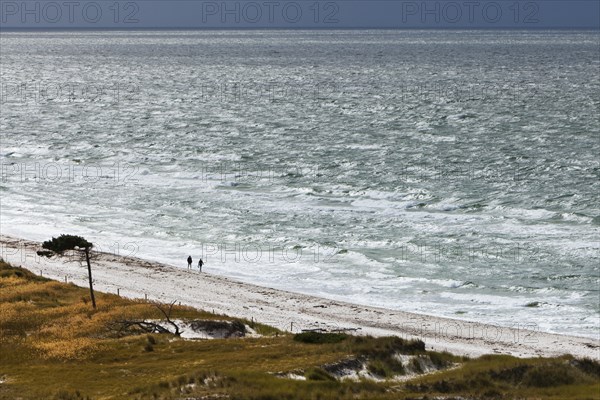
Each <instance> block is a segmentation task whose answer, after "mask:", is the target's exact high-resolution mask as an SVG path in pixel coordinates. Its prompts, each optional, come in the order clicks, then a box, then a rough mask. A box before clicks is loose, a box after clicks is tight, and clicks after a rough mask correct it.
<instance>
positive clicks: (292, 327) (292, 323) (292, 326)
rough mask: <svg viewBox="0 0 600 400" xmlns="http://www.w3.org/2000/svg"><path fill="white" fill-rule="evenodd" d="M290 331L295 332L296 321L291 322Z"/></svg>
mask: <svg viewBox="0 0 600 400" xmlns="http://www.w3.org/2000/svg"><path fill="white" fill-rule="evenodd" d="M290 332H294V321H292V322H290Z"/></svg>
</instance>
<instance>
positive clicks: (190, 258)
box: [187, 256, 192, 269]
mask: <svg viewBox="0 0 600 400" xmlns="http://www.w3.org/2000/svg"><path fill="white" fill-rule="evenodd" d="M187 262H188V269H192V256H188V259H187Z"/></svg>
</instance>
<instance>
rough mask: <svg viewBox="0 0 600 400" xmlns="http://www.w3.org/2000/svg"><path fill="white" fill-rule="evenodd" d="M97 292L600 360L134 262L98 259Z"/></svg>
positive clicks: (569, 340) (442, 321) (37, 266)
mask: <svg viewBox="0 0 600 400" xmlns="http://www.w3.org/2000/svg"><path fill="white" fill-rule="evenodd" d="M0 246H1V248H2V252H1V254H0V256H1V257H2V258H3V259H4V260H5V261H6V262H9V263H11V264H12V265H14V266H21V267H23V268H26V269H28V270H30V271H32V272H34V273H36V274H40V273H41V274H42V275H43V276H45V277H48V278H52V279H56V280H59V281H64V280H65V279H66V280H67V281H68V282H72V283H74V284H76V285H78V286H83V287H87V286H88V283H87V269H86V268H83V267H82V265H81V264H80V263H79V262H78V261H74V260H71V259H69V257H67V256H61V257H57V256H54V257H52V258H51V259H48V258H45V257H40V256H38V255H37V254H36V251H37V250H39V249H40V248H41V243H40V242H34V241H29V240H25V239H20V238H16V237H12V236H6V235H0ZM96 256H97V258H96V259H95V260H93V261H92V275H93V278H94V288H95V289H96V290H98V291H102V292H107V293H115V294H116V293H117V292H119V294H120V295H121V296H124V297H129V298H146V297H147V298H148V299H151V300H159V301H162V302H171V301H175V300H176V301H179V302H181V304H185V305H189V306H192V307H195V308H199V309H203V310H206V311H213V312H214V313H217V314H226V315H228V316H231V317H236V318H246V319H248V320H255V321H257V322H260V323H263V324H267V325H272V326H274V327H276V328H278V329H281V330H284V331H288V332H289V331H291V332H293V333H297V332H300V331H301V330H302V329H317V328H323V329H329V330H334V329H349V330H356V331H355V333H356V334H360V335H372V336H389V335H395V336H400V337H402V338H407V339H421V340H423V341H424V342H425V345H426V347H427V349H428V350H436V351H448V352H450V353H453V354H456V355H466V356H471V357H476V356H480V355H483V354H509V355H513V356H516V357H537V356H542V357H545V356H548V357H551V356H559V355H563V354H567V353H568V354H571V355H573V356H576V357H591V358H594V359H597V360H600V340H596V339H593V338H586V337H579V336H569V335H561V334H553V333H546V332H540V331H534V330H529V329H526V328H527V327H528V326H529V327H531V326H532V325H531V324H529V325H528V324H527V322H526V321H524V322H523V323H521V324H516V326H515V327H504V326H497V325H492V324H485V323H479V322H474V321H465V320H458V319H451V318H444V317H435V316H430V315H424V314H416V313H410V312H405V311H397V310H390V309H385V308H379V307H371V306H362V305H357V304H352V303H350V302H343V301H337V300H330V299H325V298H321V297H317V296H311V295H305V294H299V293H293V292H288V291H284V290H279V289H272V288H268V287H262V286H258V285H254V284H249V283H242V282H239V281H236V280H233V279H231V278H226V277H222V276H218V275H212V274H210V273H206V272H202V273H199V272H198V271H197V270H196V269H194V268H192V270H191V271H190V270H186V269H183V268H179V267H174V266H170V265H166V264H162V263H158V262H152V261H147V260H143V259H139V258H134V257H126V256H117V255H113V254H108V253H96Z"/></svg>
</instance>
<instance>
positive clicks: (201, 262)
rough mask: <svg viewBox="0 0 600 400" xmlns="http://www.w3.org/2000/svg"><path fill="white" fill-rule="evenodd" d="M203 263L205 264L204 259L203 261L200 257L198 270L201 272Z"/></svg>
mask: <svg viewBox="0 0 600 400" xmlns="http://www.w3.org/2000/svg"><path fill="white" fill-rule="evenodd" d="M203 265H204V261H202V259H199V260H198V270H199V271H200V272H202V266H203Z"/></svg>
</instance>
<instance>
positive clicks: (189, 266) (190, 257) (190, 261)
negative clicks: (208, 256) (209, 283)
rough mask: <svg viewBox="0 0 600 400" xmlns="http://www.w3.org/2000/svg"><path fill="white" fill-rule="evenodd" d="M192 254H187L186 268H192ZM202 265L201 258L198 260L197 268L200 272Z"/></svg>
mask: <svg viewBox="0 0 600 400" xmlns="http://www.w3.org/2000/svg"><path fill="white" fill-rule="evenodd" d="M192 261H193V260H192V256H188V258H187V262H188V269H192ZM203 265H204V262H203V261H202V259H199V260H198V270H199V271H200V272H202V266H203Z"/></svg>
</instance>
